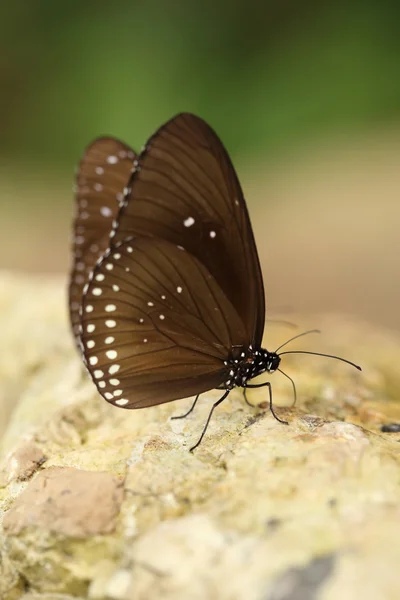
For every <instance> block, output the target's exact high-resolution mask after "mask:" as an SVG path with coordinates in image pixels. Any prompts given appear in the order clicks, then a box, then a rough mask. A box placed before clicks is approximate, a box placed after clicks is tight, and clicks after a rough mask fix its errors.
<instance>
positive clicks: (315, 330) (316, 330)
mask: <svg viewBox="0 0 400 600" xmlns="http://www.w3.org/2000/svg"><path fill="white" fill-rule="evenodd" d="M310 333H321V331H320V330H319V329H309V330H308V331H303V333H299V334H298V335H295V336H294V337H292V338H290V340H288V341H287V342H285V343H284V344H282V345H281V346H279V348H277V349H276V350H275V354H276V353H277V352H278V350H280V349H281V348H283V346H286V345H287V344H290V342H293V340H297V338H300V337H303V335H309V334H310Z"/></svg>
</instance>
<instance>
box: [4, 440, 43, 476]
mask: <svg viewBox="0 0 400 600" xmlns="http://www.w3.org/2000/svg"><path fill="white" fill-rule="evenodd" d="M45 461H46V456H45V455H44V453H43V452H42V450H41V449H40V448H39V447H38V446H36V444H34V443H33V442H25V443H24V444H22V445H21V446H20V447H19V448H17V450H15V451H14V452H12V454H10V455H9V456H8V457H7V459H6V461H5V463H4V465H3V466H2V468H1V472H0V485H7V484H9V483H10V482H11V481H15V480H18V481H23V480H24V479H29V477H31V476H32V475H33V473H34V472H35V471H37V470H38V468H39V467H40V466H41V465H42V464H43V463H44V462H45Z"/></svg>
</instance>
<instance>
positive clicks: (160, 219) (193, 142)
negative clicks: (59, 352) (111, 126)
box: [113, 114, 265, 347]
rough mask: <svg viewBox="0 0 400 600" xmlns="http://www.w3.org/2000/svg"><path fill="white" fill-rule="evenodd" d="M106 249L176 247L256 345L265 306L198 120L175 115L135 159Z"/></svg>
mask: <svg viewBox="0 0 400 600" xmlns="http://www.w3.org/2000/svg"><path fill="white" fill-rule="evenodd" d="M113 235H114V237H113V243H114V242H119V241H122V240H124V239H125V238H126V237H127V236H129V235H139V236H140V235H148V236H154V237H158V238H162V239H165V240H168V241H169V242H171V243H172V244H174V245H179V246H182V247H184V248H185V249H186V250H187V251H188V252H190V253H191V254H193V256H195V257H196V258H197V259H199V260H200V262H201V263H202V264H203V265H204V266H205V267H206V268H207V269H208V271H209V272H210V273H211V274H212V276H213V277H214V278H215V279H216V281H217V282H218V284H219V286H220V287H221V289H222V290H223V291H224V293H225V294H226V296H227V297H228V298H229V300H230V301H231V303H232V304H233V306H234V307H235V309H236V311H237V313H238V314H239V316H240V318H241V320H242V322H243V323H244V325H245V327H246V331H247V332H249V335H250V343H253V344H254V345H255V346H256V347H257V346H259V345H260V344H261V339H262V334H263V330H264V320H265V300H264V288H263V281H262V274H261V268H260V264H259V259H258V254H257V249H256V245H255V241H254V237H253V232H252V228H251V223H250V219H249V215H248V211H247V207H246V202H245V200H244V197H243V193H242V190H241V187H240V183H239V180H238V178H237V175H236V172H235V170H234V168H233V165H232V163H231V160H230V158H229V156H228V153H227V151H226V150H225V148H224V146H223V145H222V143H221V141H220V140H219V138H218V136H217V135H216V133H215V132H214V131H213V130H212V129H211V128H210V127H209V126H208V125H207V124H206V123H205V122H204V121H203V120H202V119H200V118H198V117H195V116H194V115H191V114H180V115H178V116H176V117H175V118H173V119H172V120H171V121H169V122H168V123H166V124H165V125H164V126H163V127H161V128H160V129H159V130H158V131H157V132H156V133H155V135H154V136H153V137H152V138H151V139H150V140H149V142H148V143H147V145H146V147H145V148H144V150H143V151H142V153H141V155H140V157H139V158H138V160H137V161H135V172H134V173H133V175H132V179H131V181H130V183H129V190H128V195H127V197H126V199H125V201H124V203H123V205H122V206H121V210H120V213H119V216H118V222H117V224H116V227H115V231H114V232H113Z"/></svg>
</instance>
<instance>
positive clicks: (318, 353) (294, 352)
mask: <svg viewBox="0 0 400 600" xmlns="http://www.w3.org/2000/svg"><path fill="white" fill-rule="evenodd" d="M284 354H313V355H314V356H325V357H326V358H335V359H336V360H341V361H342V362H344V363H347V364H348V365H351V366H352V367H355V368H356V369H358V370H359V371H362V369H361V367H360V366H358V365H356V364H355V363H353V362H351V360H347V359H346V358H342V357H341V356H335V355H333V354H322V353H321V352H309V351H308V350H288V351H286V352H281V353H280V355H279V356H283V355H284Z"/></svg>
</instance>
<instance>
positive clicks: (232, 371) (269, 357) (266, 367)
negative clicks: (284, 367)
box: [223, 346, 281, 390]
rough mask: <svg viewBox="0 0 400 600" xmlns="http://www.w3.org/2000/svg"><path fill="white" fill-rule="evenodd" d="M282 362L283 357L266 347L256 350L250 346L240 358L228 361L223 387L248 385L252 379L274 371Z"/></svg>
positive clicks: (231, 387)
mask: <svg viewBox="0 0 400 600" xmlns="http://www.w3.org/2000/svg"><path fill="white" fill-rule="evenodd" d="M280 362H281V359H280V357H279V356H278V355H277V354H276V353H275V352H269V351H268V350H265V349H264V348H260V349H259V350H255V349H253V348H252V347H251V346H250V347H249V349H248V351H247V353H246V352H241V353H240V357H239V358H230V359H229V360H228V361H227V367H228V368H229V371H228V374H227V379H226V380H225V382H224V386H223V387H224V389H227V390H231V389H233V388H234V387H247V384H248V382H249V381H250V380H251V379H254V378H255V377H258V376H259V375H262V374H263V373H274V372H275V371H276V370H277V369H278V367H279V364H280Z"/></svg>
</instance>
